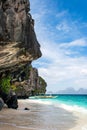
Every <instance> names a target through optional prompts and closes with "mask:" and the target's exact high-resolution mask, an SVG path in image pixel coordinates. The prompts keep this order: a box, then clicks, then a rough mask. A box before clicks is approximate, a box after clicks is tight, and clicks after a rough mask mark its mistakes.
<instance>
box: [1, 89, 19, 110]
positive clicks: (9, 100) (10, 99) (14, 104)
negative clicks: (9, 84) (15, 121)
mask: <svg viewBox="0 0 87 130" xmlns="http://www.w3.org/2000/svg"><path fill="white" fill-rule="evenodd" d="M0 97H2V99H3V100H0V104H1V108H2V107H3V105H4V103H5V104H6V105H7V106H8V108H13V109H17V108H18V101H17V96H16V94H14V93H12V92H11V93H9V94H6V93H5V92H3V91H2V90H1V89H0Z"/></svg>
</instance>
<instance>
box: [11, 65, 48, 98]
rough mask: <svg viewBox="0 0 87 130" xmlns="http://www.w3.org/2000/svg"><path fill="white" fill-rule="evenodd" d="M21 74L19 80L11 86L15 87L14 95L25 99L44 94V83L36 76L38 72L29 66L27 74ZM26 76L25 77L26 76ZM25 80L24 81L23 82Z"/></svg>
mask: <svg viewBox="0 0 87 130" xmlns="http://www.w3.org/2000/svg"><path fill="white" fill-rule="evenodd" d="M25 72H26V71H25V69H24V72H22V73H21V75H20V77H19V80H20V81H17V80H16V81H15V82H14V83H13V84H14V85H15V86H16V88H17V89H16V94H17V96H18V97H19V98H27V97H29V96H33V95H38V94H42V93H43V94H45V92H46V86H47V84H46V82H45V80H44V79H43V78H41V77H40V76H39V75H38V70H37V69H36V68H32V66H30V67H29V68H28V70H27V73H25ZM26 74H27V75H26ZM23 78H25V80H23Z"/></svg>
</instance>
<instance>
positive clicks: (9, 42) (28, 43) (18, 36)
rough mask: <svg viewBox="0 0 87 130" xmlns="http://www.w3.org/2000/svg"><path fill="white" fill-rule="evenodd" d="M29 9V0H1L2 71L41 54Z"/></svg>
mask: <svg viewBox="0 0 87 130" xmlns="http://www.w3.org/2000/svg"><path fill="white" fill-rule="evenodd" d="M29 11H30V3H29V0H0V72H3V71H7V70H10V71H13V70H14V69H17V68H19V67H20V66H23V65H25V64H26V63H28V62H31V61H32V60H35V59H37V58H39V57H40V56H41V51H40V45H39V43H38V41H37V38H36V34H35V32H34V20H33V19H32V16H31V14H30V13H29ZM13 67H14V68H13Z"/></svg>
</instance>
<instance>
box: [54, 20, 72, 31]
mask: <svg viewBox="0 0 87 130" xmlns="http://www.w3.org/2000/svg"><path fill="white" fill-rule="evenodd" d="M56 29H57V30H59V31H64V32H69V31H71V30H72V28H71V27H70V26H69V25H68V23H67V22H65V21H63V22H61V23H60V24H58V25H57V26H56Z"/></svg>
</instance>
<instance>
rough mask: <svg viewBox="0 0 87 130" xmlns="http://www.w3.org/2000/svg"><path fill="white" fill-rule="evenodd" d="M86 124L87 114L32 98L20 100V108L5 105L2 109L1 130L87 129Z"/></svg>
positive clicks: (0, 115) (0, 113) (0, 117)
mask: <svg viewBox="0 0 87 130" xmlns="http://www.w3.org/2000/svg"><path fill="white" fill-rule="evenodd" d="M25 107H27V108H29V109H30V110H28V111H27V110H24V108H25ZM86 124H87V114H83V113H77V112H69V111H67V110H64V109H62V108H56V107H54V106H52V105H46V104H40V103H37V102H35V101H32V100H20V101H19V108H18V110H13V109H8V108H6V107H5V108H3V110H2V111H0V130H87V127H86Z"/></svg>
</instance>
